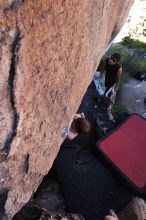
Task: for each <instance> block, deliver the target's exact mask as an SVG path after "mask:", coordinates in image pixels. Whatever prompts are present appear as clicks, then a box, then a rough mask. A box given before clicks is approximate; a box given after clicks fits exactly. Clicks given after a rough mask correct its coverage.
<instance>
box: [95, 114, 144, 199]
mask: <svg viewBox="0 0 146 220" xmlns="http://www.w3.org/2000/svg"><path fill="white" fill-rule="evenodd" d="M97 148H98V150H100V152H101V153H102V154H103V155H104V158H105V159H106V160H107V161H108V162H110V164H111V165H112V167H113V168H114V169H115V170H116V173H117V174H118V175H119V174H120V176H122V177H123V178H124V180H125V182H127V183H129V184H130V186H132V187H133V188H134V189H135V190H136V191H137V192H138V193H140V194H142V195H144V194H146V120H145V119H144V118H142V117H141V116H139V115H137V114H133V115H131V116H130V117H129V118H128V119H127V120H126V121H125V122H124V123H123V124H122V125H120V126H119V127H118V128H117V129H116V130H114V131H113V132H112V133H111V134H109V135H108V136H106V137H105V138H104V139H102V140H101V141H100V142H98V143H97Z"/></svg>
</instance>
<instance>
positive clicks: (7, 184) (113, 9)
mask: <svg viewBox="0 0 146 220" xmlns="http://www.w3.org/2000/svg"><path fill="white" fill-rule="evenodd" d="M132 3H133V0H125V1H124V4H123V1H121V0H104V1H103V0H81V1H78V0H72V1H70V0H52V1H51V0H37V1H34V0H23V1H22V0H0V19H1V20H0V47H1V50H0V56H1V60H0V150H1V153H0V160H1V163H0V188H1V191H0V194H1V195H3V196H1V198H3V201H1V202H0V204H5V213H6V215H7V216H8V218H9V219H11V218H12V216H13V215H14V214H15V213H16V212H17V211H18V210H19V209H20V208H21V207H22V206H23V205H24V204H25V203H26V202H27V201H28V200H29V199H30V198H31V196H32V194H33V193H34V192H35V191H36V189H37V187H38V186H39V184H40V182H41V180H42V178H43V177H44V175H46V174H47V173H48V171H49V169H50V167H51V166H52V163H53V160H54V158H55V157H56V155H57V152H58V150H59V146H60V144H61V142H62V141H63V140H62V138H61V136H60V132H61V130H62V129H63V128H64V127H65V126H67V125H68V123H69V121H70V119H71V117H72V115H73V114H74V113H75V112H76V110H77V108H78V106H79V104H80V101H81V98H82V96H83V95H84V93H85V91H86V88H87V86H88V85H89V83H90V81H91V79H92V75H93V73H94V72H95V70H96V67H97V65H98V63H99V61H100V58H101V56H102V55H103V53H104V51H105V50H106V48H107V46H108V44H109V43H110V42H111V41H112V40H113V38H114V37H115V36H116V34H117V33H118V32H119V30H120V28H121V26H122V25H123V22H124V21H125V19H126V17H127V15H128V11H129V9H130V7H131V5H132ZM1 208H2V210H3V208H4V207H3V205H1Z"/></svg>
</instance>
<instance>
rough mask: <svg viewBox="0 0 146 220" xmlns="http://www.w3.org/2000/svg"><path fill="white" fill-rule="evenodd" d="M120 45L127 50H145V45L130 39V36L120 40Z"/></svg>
mask: <svg viewBox="0 0 146 220" xmlns="http://www.w3.org/2000/svg"><path fill="white" fill-rule="evenodd" d="M121 44H122V45H123V46H126V47H128V48H136V49H142V50H143V49H146V43H145V42H142V41H139V40H137V39H133V38H131V36H130V35H129V36H126V37H124V38H123V39H122V42H121Z"/></svg>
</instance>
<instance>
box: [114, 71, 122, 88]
mask: <svg viewBox="0 0 146 220" xmlns="http://www.w3.org/2000/svg"><path fill="white" fill-rule="evenodd" d="M121 77H122V67H121V68H120V69H118V72H117V80H116V87H115V90H116V91H118V90H119V88H120V82H121Z"/></svg>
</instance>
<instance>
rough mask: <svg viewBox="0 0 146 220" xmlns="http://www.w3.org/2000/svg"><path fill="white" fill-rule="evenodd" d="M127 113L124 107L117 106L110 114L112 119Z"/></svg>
mask: <svg viewBox="0 0 146 220" xmlns="http://www.w3.org/2000/svg"><path fill="white" fill-rule="evenodd" d="M124 112H127V109H126V107H125V106H124V105H121V104H117V105H115V106H114V107H113V109H112V114H113V116H114V117H118V116H119V115H120V114H122V113H124Z"/></svg>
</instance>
